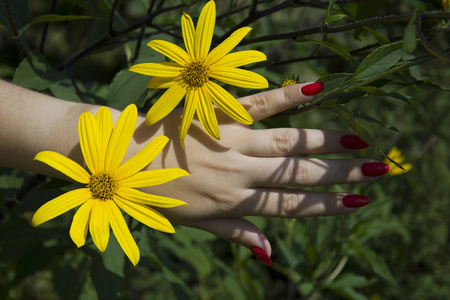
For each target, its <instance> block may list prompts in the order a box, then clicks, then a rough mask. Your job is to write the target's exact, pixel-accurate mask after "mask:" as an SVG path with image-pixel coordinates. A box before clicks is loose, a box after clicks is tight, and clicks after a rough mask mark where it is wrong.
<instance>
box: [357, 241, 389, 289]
mask: <svg viewBox="0 0 450 300" xmlns="http://www.w3.org/2000/svg"><path fill="white" fill-rule="evenodd" d="M352 248H353V250H354V251H355V254H356V255H357V257H360V258H362V259H363V260H365V261H366V262H367V263H368V264H369V265H370V267H371V268H372V270H373V272H374V273H375V274H377V275H379V276H380V277H382V278H383V279H385V280H387V281H388V282H390V283H392V284H394V285H397V283H396V282H395V279H394V277H393V276H392V274H391V271H389V267H388V265H387V264H386V262H385V261H384V260H383V259H382V258H381V257H379V256H378V255H377V254H376V253H375V251H373V250H372V249H371V248H369V247H367V246H363V245H358V246H355V245H354V246H353V247H352Z"/></svg>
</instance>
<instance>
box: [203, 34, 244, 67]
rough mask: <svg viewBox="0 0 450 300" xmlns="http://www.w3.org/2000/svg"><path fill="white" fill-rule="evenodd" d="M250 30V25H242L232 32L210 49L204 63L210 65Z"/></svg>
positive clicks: (226, 52) (225, 53)
mask: <svg viewBox="0 0 450 300" xmlns="http://www.w3.org/2000/svg"><path fill="white" fill-rule="evenodd" d="M250 30H252V29H251V28H250V27H242V28H239V29H238V30H236V31H235V32H233V33H232V34H231V35H230V36H229V37H228V38H227V39H226V40H225V41H223V42H222V43H220V44H219V45H218V46H217V47H216V48H214V49H213V50H211V52H210V53H209V54H208V57H207V58H206V60H205V64H207V65H212V64H214V63H216V62H218V61H219V60H220V59H222V58H223V57H224V56H225V55H227V54H228V52H230V51H231V50H232V49H233V48H234V47H236V45H237V44H239V42H240V41H242V39H243V38H244V37H245V36H246V35H247V33H249V31H250Z"/></svg>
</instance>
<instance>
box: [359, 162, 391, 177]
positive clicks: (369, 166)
mask: <svg viewBox="0 0 450 300" xmlns="http://www.w3.org/2000/svg"><path fill="white" fill-rule="evenodd" d="M361 171H362V173H363V174H364V175H366V176H371V177H375V176H381V175H384V174H386V173H387V172H388V171H389V166H388V165H387V164H385V163H382V162H372V163H365V164H363V165H362V167H361Z"/></svg>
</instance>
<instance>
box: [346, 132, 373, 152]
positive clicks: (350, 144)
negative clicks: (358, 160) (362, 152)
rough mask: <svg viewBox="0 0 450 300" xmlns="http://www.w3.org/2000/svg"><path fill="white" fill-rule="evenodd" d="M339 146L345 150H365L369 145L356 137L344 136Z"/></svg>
mask: <svg viewBox="0 0 450 300" xmlns="http://www.w3.org/2000/svg"><path fill="white" fill-rule="evenodd" d="M341 145H342V147H344V148H347V149H365V148H367V147H369V144H367V143H366V142H364V141H363V139H362V138H360V137H359V136H357V135H344V136H343V137H342V138H341Z"/></svg>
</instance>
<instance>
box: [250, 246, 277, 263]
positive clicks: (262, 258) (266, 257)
mask: <svg viewBox="0 0 450 300" xmlns="http://www.w3.org/2000/svg"><path fill="white" fill-rule="evenodd" d="M250 251H252V252H253V254H255V256H256V257H257V258H258V259H259V260H260V261H262V262H263V263H265V264H268V265H269V266H271V265H272V260H271V259H270V257H269V255H267V253H266V251H264V250H263V249H261V248H258V247H251V248H250Z"/></svg>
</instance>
